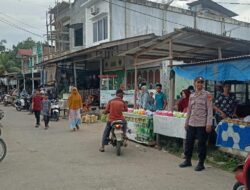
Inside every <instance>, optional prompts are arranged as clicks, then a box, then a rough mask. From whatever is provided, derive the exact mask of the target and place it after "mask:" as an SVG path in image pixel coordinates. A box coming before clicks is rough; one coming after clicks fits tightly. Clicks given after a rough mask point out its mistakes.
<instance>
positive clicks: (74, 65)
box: [73, 63, 77, 87]
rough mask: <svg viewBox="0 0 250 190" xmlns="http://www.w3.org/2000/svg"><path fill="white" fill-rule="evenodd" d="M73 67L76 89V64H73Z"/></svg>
mask: <svg viewBox="0 0 250 190" xmlns="http://www.w3.org/2000/svg"><path fill="white" fill-rule="evenodd" d="M73 67H74V84H75V87H77V73H76V64H75V63H73Z"/></svg>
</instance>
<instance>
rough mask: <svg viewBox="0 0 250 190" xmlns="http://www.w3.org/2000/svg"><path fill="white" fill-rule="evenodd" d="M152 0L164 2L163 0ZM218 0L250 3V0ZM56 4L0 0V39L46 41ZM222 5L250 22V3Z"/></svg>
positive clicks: (180, 4) (49, 0)
mask: <svg viewBox="0 0 250 190" xmlns="http://www.w3.org/2000/svg"><path fill="white" fill-rule="evenodd" d="M59 1H60V0H59ZM67 1H68V0H67ZM72 1H73V0H72ZM152 1H158V2H162V0H152ZM165 1H167V0H165ZM192 1H194V0H187V1H186V2H192ZM216 1H217V2H240V3H250V0H216ZM186 2H183V0H182V1H180V0H176V1H175V2H174V3H173V4H172V5H174V6H178V7H181V8H187V6H186ZM54 4H55V0H0V40H1V39H6V40H7V42H8V44H7V46H8V47H9V48H10V47H12V45H13V44H17V43H18V42H20V41H22V40H25V39H27V38H28V37H32V38H33V39H34V40H36V41H44V40H45V37H44V34H45V33H46V27H45V18H46V10H48V8H49V6H53V5H54ZM221 5H223V6H225V7H226V8H228V9H230V10H232V11H234V12H236V13H238V14H239V15H240V16H239V17H236V18H237V19H239V20H243V21H246V22H250V11H249V10H250V5H244V6H242V5H230V4H221ZM1 21H4V22H7V23H9V24H10V25H15V26H16V27H21V28H24V29H27V30H28V31H30V32H32V33H34V34H30V33H28V32H25V31H22V30H20V29H17V28H14V27H13V26H9V25H8V24H6V23H3V22H1ZM39 36H41V37H39Z"/></svg>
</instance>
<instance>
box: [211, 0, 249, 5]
mask: <svg viewBox="0 0 250 190" xmlns="http://www.w3.org/2000/svg"><path fill="white" fill-rule="evenodd" d="M215 2H216V3H220V4H231V5H250V3H236V2H219V1H215Z"/></svg>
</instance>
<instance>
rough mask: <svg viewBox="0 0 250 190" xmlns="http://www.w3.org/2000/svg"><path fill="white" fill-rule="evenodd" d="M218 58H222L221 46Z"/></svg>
mask: <svg viewBox="0 0 250 190" xmlns="http://www.w3.org/2000/svg"><path fill="white" fill-rule="evenodd" d="M218 59H222V51H221V48H220V47H219V48H218Z"/></svg>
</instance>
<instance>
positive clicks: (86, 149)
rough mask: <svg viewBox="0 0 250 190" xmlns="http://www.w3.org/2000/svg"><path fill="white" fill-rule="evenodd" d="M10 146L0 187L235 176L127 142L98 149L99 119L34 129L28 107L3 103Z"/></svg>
mask: <svg viewBox="0 0 250 190" xmlns="http://www.w3.org/2000/svg"><path fill="white" fill-rule="evenodd" d="M0 109H3V110H4V111H5V113H6V117H5V118H4V120H3V122H2V123H3V124H4V126H6V127H5V128H4V131H3V137H4V139H5V140H6V143H7V146H8V154H7V157H6V159H5V160H4V161H3V162H2V163H0V189H1V190H153V189H154V190H201V189H202V190H211V189H214V190H230V189H231V187H232V184H233V183H234V178H233V175H232V174H230V173H227V172H224V171H221V170H218V169H215V168H213V167H210V166H208V167H207V169H206V170H205V171H204V172H202V173H197V172H194V171H193V168H188V169H180V168H178V164H179V163H180V162H181V161H182V160H181V159H179V158H177V157H175V156H173V155H171V154H168V153H166V152H162V151H158V150H155V149H152V148H147V147H144V146H139V145H138V144H134V143H131V142H130V143H129V146H128V147H127V148H126V149H125V150H124V154H123V155H122V156H121V157H117V156H116V155H115V152H114V150H113V148H112V147H108V148H107V150H106V152H105V153H100V152H99V151H98V148H99V141H100V137H101V133H102V130H103V124H95V125H88V126H86V125H84V127H83V128H82V129H81V130H80V131H79V132H74V133H73V132H70V131H69V129H68V128H67V121H66V120H61V121H59V122H51V128H50V129H49V130H48V131H45V130H44V129H42V128H39V129H36V128H34V127H33V126H34V118H33V116H31V115H28V114H27V113H26V112H17V111H15V110H14V109H13V108H11V107H8V108H3V107H2V106H0Z"/></svg>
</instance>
